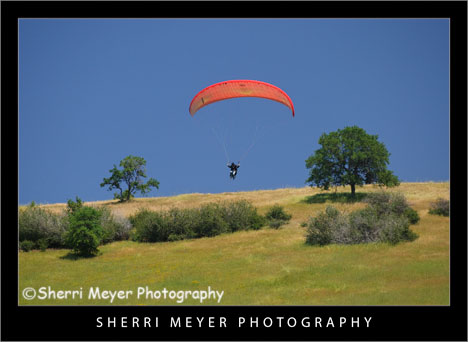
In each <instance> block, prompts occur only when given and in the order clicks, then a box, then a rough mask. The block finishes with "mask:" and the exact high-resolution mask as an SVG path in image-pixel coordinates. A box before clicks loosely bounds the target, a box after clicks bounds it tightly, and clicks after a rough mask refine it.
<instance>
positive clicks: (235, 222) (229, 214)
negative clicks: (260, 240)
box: [221, 200, 265, 232]
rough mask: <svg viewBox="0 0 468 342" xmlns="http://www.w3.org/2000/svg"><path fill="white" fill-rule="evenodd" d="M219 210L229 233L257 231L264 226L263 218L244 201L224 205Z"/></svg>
mask: <svg viewBox="0 0 468 342" xmlns="http://www.w3.org/2000/svg"><path fill="white" fill-rule="evenodd" d="M221 210H222V212H223V218H224V220H225V221H226V222H227V224H228V225H229V230H230V231H231V232H236V231H238V230H250V229H254V230H258V229H260V228H261V227H262V226H264V225H265V219H264V217H263V216H261V215H260V214H258V212H257V208H255V207H254V206H253V205H252V204H251V203H250V202H248V201H246V200H240V201H235V202H227V203H224V204H223V205H222V206H221Z"/></svg>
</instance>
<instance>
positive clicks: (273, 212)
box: [265, 204, 292, 221]
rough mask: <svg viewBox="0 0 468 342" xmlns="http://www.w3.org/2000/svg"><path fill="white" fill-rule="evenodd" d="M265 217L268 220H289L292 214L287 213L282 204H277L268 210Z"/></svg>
mask: <svg viewBox="0 0 468 342" xmlns="http://www.w3.org/2000/svg"><path fill="white" fill-rule="evenodd" d="M265 217H266V219H267V220H268V221H271V220H281V221H289V220H290V219H291V217H292V215H290V214H288V213H286V212H285V211H284V209H283V207H282V206H280V205H278V204H275V205H274V206H273V207H271V208H270V209H269V210H268V212H267V213H266V214H265Z"/></svg>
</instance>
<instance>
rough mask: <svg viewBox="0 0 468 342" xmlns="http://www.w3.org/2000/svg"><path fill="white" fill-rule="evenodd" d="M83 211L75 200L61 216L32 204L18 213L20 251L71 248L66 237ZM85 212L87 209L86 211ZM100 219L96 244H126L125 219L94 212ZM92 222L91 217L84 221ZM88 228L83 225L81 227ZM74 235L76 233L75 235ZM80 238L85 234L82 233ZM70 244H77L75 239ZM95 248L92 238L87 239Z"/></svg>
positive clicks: (127, 229) (100, 210)
mask: <svg viewBox="0 0 468 342" xmlns="http://www.w3.org/2000/svg"><path fill="white" fill-rule="evenodd" d="M83 208H90V207H85V206H84V205H83V202H82V201H81V199H79V198H78V197H77V198H76V201H72V200H68V202H67V207H66V209H65V210H64V211H63V212H62V213H58V214H55V213H52V212H50V211H48V210H46V209H43V208H40V207H38V206H37V205H35V203H34V202H32V203H31V205H29V206H27V207H26V208H21V209H20V211H19V217H18V221H19V222H18V223H19V242H20V244H19V248H20V249H21V250H23V251H25V252H27V251H30V250H32V249H40V250H45V249H47V248H72V249H73V248H74V247H73V246H72V245H70V243H71V242H70V240H67V239H69V234H70V228H71V227H72V224H71V223H72V222H73V223H74V224H75V221H74V220H75V215H77V213H79V212H80V211H81V210H82V209H83ZM86 210H88V209H86ZM93 210H95V211H96V212H97V214H96V215H97V216H98V217H99V226H100V227H101V228H102V234H99V238H98V236H96V238H98V244H102V243H108V242H111V241H118V240H125V239H128V237H129V232H130V230H131V224H130V222H129V220H128V219H126V218H124V217H119V216H116V215H114V214H112V213H111V211H110V210H109V209H108V208H105V207H102V208H98V209H93ZM87 218H88V219H91V216H88V217H87ZM82 226H84V227H87V226H86V225H82ZM75 233H76V232H75ZM81 234H85V233H84V232H82V233H81ZM73 241H75V242H76V241H78V240H77V239H74V240H73ZM89 241H90V244H91V245H94V244H95V242H94V238H93V239H89Z"/></svg>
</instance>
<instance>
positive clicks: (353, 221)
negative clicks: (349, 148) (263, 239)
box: [306, 193, 419, 246]
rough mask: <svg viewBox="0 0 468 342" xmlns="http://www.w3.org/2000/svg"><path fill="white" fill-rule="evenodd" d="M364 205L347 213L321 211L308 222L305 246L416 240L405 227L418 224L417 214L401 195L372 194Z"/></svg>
mask: <svg viewBox="0 0 468 342" xmlns="http://www.w3.org/2000/svg"><path fill="white" fill-rule="evenodd" d="M366 202H367V203H368V206H367V207H366V208H364V209H362V210H357V211H354V212H352V213H350V214H345V213H340V212H339V210H337V209H336V208H334V207H331V206H330V207H327V208H326V210H325V212H323V213H320V214H319V215H318V216H317V217H315V218H311V219H310V220H309V224H308V227H307V235H306V243H308V244H311V245H319V246H324V245H327V244H331V243H337V244H357V243H369V242H388V243H391V244H396V243H398V242H401V241H413V240H414V239H416V238H417V235H416V233H414V232H413V231H412V230H410V229H409V226H410V224H415V223H417V222H418V221H419V215H418V213H417V212H416V211H415V210H414V209H412V208H411V207H409V205H408V203H407V201H406V199H405V198H404V196H403V195H401V194H395V193H393V194H392V193H376V194H371V195H369V196H368V197H367V198H366Z"/></svg>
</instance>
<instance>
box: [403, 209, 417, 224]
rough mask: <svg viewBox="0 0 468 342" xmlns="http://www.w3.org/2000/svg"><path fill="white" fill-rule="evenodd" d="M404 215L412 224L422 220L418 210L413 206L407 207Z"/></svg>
mask: <svg viewBox="0 0 468 342" xmlns="http://www.w3.org/2000/svg"><path fill="white" fill-rule="evenodd" d="M404 216H405V217H406V218H407V219H408V221H409V223H410V224H416V223H418V222H419V220H420V218H419V214H418V212H417V211H416V210H414V209H413V208H411V207H408V208H406V209H405V211H404Z"/></svg>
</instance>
